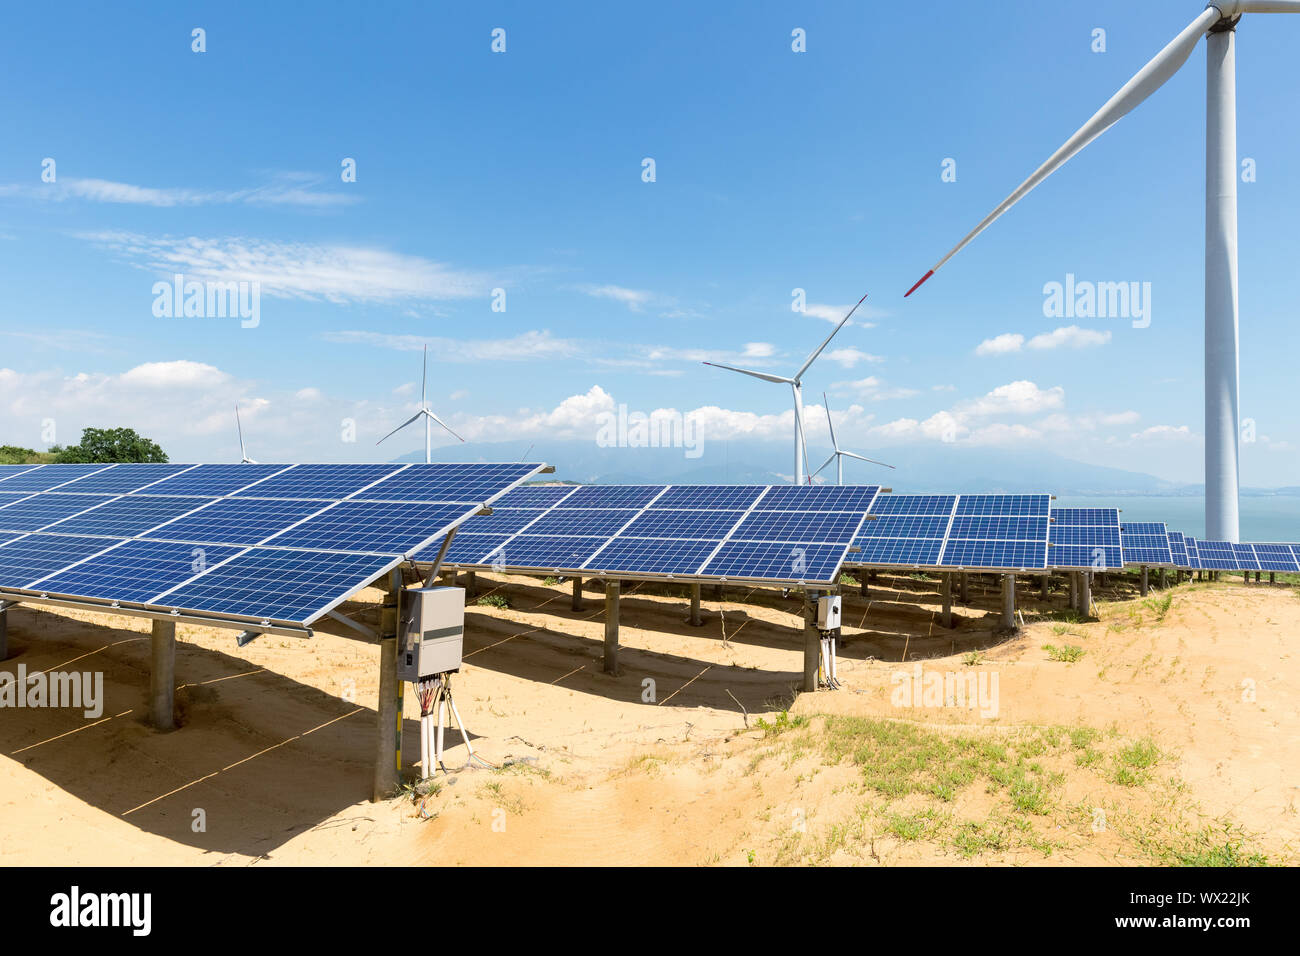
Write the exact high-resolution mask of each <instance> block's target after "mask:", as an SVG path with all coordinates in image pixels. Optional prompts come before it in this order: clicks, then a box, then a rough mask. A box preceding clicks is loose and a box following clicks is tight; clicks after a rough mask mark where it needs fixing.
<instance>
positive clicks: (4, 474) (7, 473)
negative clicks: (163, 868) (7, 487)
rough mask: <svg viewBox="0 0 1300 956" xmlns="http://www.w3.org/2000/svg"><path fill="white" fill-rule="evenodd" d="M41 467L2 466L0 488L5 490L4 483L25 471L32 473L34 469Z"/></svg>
mask: <svg viewBox="0 0 1300 956" xmlns="http://www.w3.org/2000/svg"><path fill="white" fill-rule="evenodd" d="M39 467H40V466H39V465H0V488H3V487H4V482H6V481H8V480H9V479H10V478H12V477H14V476H15V475H21V474H22V473H23V472H24V471H31V470H32V469H33V468H39Z"/></svg>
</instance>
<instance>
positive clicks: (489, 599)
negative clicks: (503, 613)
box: [474, 594, 510, 608]
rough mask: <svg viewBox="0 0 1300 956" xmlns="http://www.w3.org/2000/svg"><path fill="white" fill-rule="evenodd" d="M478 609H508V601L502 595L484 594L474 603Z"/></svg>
mask: <svg viewBox="0 0 1300 956" xmlns="http://www.w3.org/2000/svg"><path fill="white" fill-rule="evenodd" d="M474 603H475V604H477V605H478V606H479V607H499V608H508V607H509V606H510V600H509V599H508V598H507V597H506V596H505V595H504V594H485V595H483V596H482V597H481V598H479V599H478V600H477V601H475V602H474Z"/></svg>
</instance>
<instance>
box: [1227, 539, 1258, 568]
mask: <svg viewBox="0 0 1300 956" xmlns="http://www.w3.org/2000/svg"><path fill="white" fill-rule="evenodd" d="M1232 553H1233V554H1234V555H1236V558H1237V570H1238V571H1258V570H1260V567H1259V561H1258V560H1257V559H1256V558H1255V548H1254V547H1253V546H1252V545H1249V544H1233V546H1232Z"/></svg>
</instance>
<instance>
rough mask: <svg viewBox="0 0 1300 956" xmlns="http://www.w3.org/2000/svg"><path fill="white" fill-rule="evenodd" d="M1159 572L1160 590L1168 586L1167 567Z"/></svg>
mask: <svg viewBox="0 0 1300 956" xmlns="http://www.w3.org/2000/svg"><path fill="white" fill-rule="evenodd" d="M1159 574H1160V579H1159V582H1158V583H1159V587H1160V590H1162V591H1163V590H1164V589H1165V587H1166V584H1167V582H1166V578H1165V569H1164V568H1161V569H1160V571H1159Z"/></svg>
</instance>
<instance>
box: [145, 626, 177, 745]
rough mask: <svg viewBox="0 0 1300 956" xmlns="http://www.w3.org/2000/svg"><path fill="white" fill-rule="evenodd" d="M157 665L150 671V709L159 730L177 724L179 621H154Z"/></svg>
mask: <svg viewBox="0 0 1300 956" xmlns="http://www.w3.org/2000/svg"><path fill="white" fill-rule="evenodd" d="M152 644H153V647H152V650H153V666H152V668H151V669H150V672H149V699H150V711H151V713H152V716H153V725H154V727H156V728H157V729H159V730H173V729H174V728H175V727H176V709H175V705H176V622H175V621H154V622H153V637H152Z"/></svg>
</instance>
